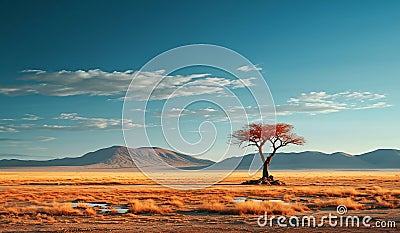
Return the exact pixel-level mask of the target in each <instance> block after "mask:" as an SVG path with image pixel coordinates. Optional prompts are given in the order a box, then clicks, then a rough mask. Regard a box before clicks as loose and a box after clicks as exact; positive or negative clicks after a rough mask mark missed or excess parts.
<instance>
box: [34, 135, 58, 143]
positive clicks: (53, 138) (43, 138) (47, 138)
mask: <svg viewBox="0 0 400 233" xmlns="http://www.w3.org/2000/svg"><path fill="white" fill-rule="evenodd" d="M56 139H57V138H55V137H45V136H41V137H38V140H39V141H41V142H50V141H54V140H56Z"/></svg>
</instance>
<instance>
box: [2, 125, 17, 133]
mask: <svg viewBox="0 0 400 233" xmlns="http://www.w3.org/2000/svg"><path fill="white" fill-rule="evenodd" d="M0 132H1V133H13V132H18V130H16V129H14V128H11V127H9V126H6V125H0Z"/></svg>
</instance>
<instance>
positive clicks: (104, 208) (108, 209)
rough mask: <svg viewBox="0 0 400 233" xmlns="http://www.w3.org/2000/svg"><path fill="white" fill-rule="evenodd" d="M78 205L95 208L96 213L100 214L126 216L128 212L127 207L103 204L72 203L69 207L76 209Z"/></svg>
mask: <svg viewBox="0 0 400 233" xmlns="http://www.w3.org/2000/svg"><path fill="white" fill-rule="evenodd" d="M79 205H86V206H88V207H90V208H96V210H97V212H99V213H101V214H105V213H117V214H126V213H128V211H129V208H128V207H127V206H110V205H109V204H108V203H105V202H72V203H71V206H72V207H73V208H78V207H79Z"/></svg>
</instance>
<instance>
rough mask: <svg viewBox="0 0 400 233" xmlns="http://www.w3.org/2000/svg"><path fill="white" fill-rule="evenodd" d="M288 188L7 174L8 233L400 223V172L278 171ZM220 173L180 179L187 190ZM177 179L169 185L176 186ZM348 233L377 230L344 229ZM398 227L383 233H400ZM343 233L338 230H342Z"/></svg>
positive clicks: (1, 186) (3, 192) (1, 199)
mask: <svg viewBox="0 0 400 233" xmlns="http://www.w3.org/2000/svg"><path fill="white" fill-rule="evenodd" d="M272 173H273V175H274V176H275V177H276V178H277V179H280V180H282V181H284V182H285V183H286V185H283V186H266V185H239V184H240V183H241V182H243V181H245V180H248V179H252V178H257V177H259V176H260V174H256V175H255V176H253V177H250V176H249V175H248V173H247V172H239V171H238V172H234V173H233V174H231V175H230V176H229V177H227V178H225V179H224V180H223V181H221V182H219V183H218V184H215V185H212V186H210V187H208V188H205V189H197V190H189V191H187V190H178V189H172V188H168V187H164V186H160V185H157V184H156V183H155V182H153V181H151V180H149V179H148V178H147V177H146V176H144V175H143V174H142V173H140V172H129V171H124V172H114V171H113V172H104V171H101V172H67V171H65V172H32V171H31V172H27V171H25V172H22V171H18V170H5V171H4V170H3V171H2V172H0V223H1V230H0V231H1V232H104V231H111V230H112V231H113V232H149V231H154V232H200V231H201V232H227V231H231V232H265V231H267V230H270V229H271V228H273V229H274V230H275V231H278V232H280V231H281V232H284V231H293V232H327V231H328V232H329V231H334V230H335V229H336V228H332V227H329V226H323V227H319V228H307V227H299V228H298V227H297V228H293V227H292V228H282V227H279V226H277V225H276V224H275V225H274V226H272V227H269V226H265V227H260V226H258V224H257V219H258V217H259V216H260V215H262V214H264V212H267V214H270V215H285V216H292V215H296V216H302V215H314V216H320V215H324V214H327V213H333V214H335V213H336V207H337V206H338V205H345V206H346V207H347V209H348V212H347V213H348V214H351V215H355V214H357V215H360V216H363V215H369V216H371V217H372V222H371V223H372V224H374V223H375V222H376V221H380V220H387V221H388V220H390V221H395V223H396V225H399V224H400V223H399V221H400V211H399V207H400V182H399V176H400V173H399V172H398V171H273V172H272ZM212 175H213V174H200V173H199V175H198V176H197V175H192V176H191V177H179V178H178V177H176V180H175V181H176V182H178V181H179V180H181V179H185V180H184V182H185V183H187V184H190V183H196V182H198V181H199V180H202V179H204V177H206V176H212ZM173 177H174V174H167V175H166V179H168V180H171V182H174V179H173ZM340 229H341V231H345V232H365V231H370V232H376V230H377V228H373V227H371V228H366V227H361V228H355V227H340ZM397 229H398V226H396V227H391V228H381V229H379V231H383V232H396V231H397ZM336 230H337V229H336Z"/></svg>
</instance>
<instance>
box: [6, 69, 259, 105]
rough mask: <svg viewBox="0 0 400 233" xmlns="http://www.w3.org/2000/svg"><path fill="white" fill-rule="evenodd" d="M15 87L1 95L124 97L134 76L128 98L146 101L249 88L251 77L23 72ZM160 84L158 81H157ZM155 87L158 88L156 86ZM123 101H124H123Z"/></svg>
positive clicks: (136, 72)
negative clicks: (149, 91) (225, 88)
mask: <svg viewBox="0 0 400 233" xmlns="http://www.w3.org/2000/svg"><path fill="white" fill-rule="evenodd" d="M23 74H24V75H23V76H22V77H21V78H19V79H20V80H21V81H24V82H23V83H21V84H16V85H0V94H3V95H8V96H20V95H31V94H40V95H47V96H74V95H90V96H123V95H124V94H125V93H126V90H127V88H128V87H129V84H130V83H131V81H132V79H133V78H134V77H136V78H135V80H134V81H133V83H132V85H131V86H130V92H129V95H128V96H127V97H128V98H131V99H135V100H147V98H148V96H147V95H148V90H149V88H150V89H154V92H153V95H152V96H151V99H166V98H170V97H180V96H189V95H201V94H214V93H220V92H222V90H223V87H224V86H225V87H228V88H233V89H235V88H242V87H244V86H246V85H247V86H250V85H252V83H251V80H252V79H251V78H249V79H245V80H243V83H242V82H241V81H240V80H231V79H228V78H224V77H211V76H210V74H207V73H204V74H190V75H165V71H164V70H158V71H153V72H139V71H133V70H127V71H122V72H121V71H113V72H106V71H102V70H100V69H93V70H87V71H85V70H77V71H67V70H61V71H57V72H46V71H43V70H25V71H23ZM161 79H162V81H161V82H160V83H158V85H157V82H158V81H159V80H161ZM156 85H157V86H156ZM122 99H123V98H122Z"/></svg>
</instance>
